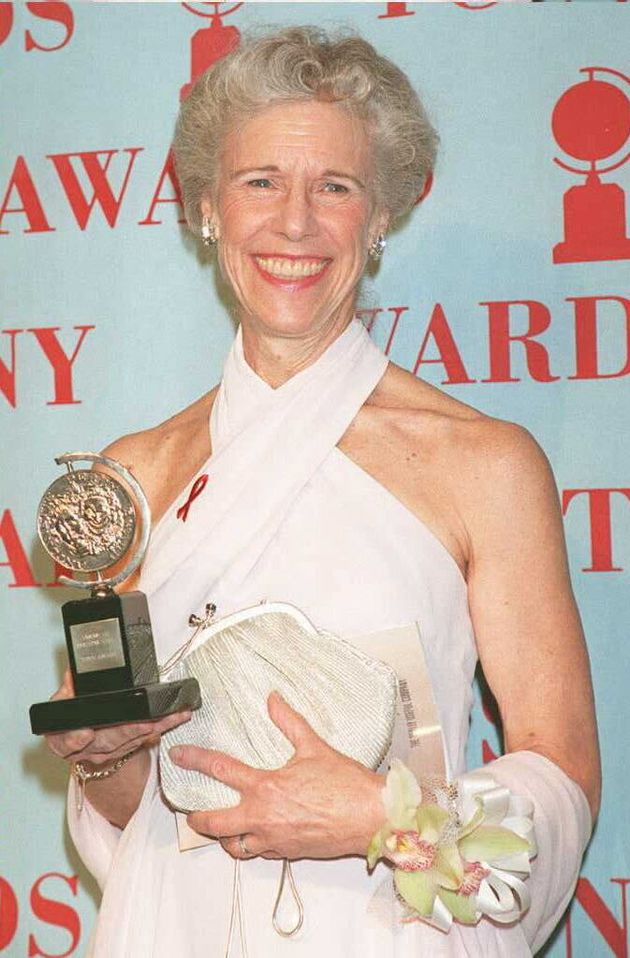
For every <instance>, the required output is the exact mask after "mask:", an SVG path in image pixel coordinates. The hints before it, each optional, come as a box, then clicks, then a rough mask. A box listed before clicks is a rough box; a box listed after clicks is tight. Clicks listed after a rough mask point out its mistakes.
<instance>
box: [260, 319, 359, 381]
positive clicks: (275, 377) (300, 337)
mask: <svg viewBox="0 0 630 958" xmlns="http://www.w3.org/2000/svg"><path fill="white" fill-rule="evenodd" d="M352 315H353V313H350V315H345V316H344V317H343V318H342V319H341V318H340V319H338V320H337V321H335V322H333V323H331V324H330V325H329V326H327V327H326V328H325V329H321V328H318V329H310V330H308V331H306V332H304V333H300V334H297V335H296V334H291V335H287V334H282V333H278V332H275V331H274V332H270V331H268V330H261V329H260V327H256V326H254V324H252V323H251V322H249V321H248V320H247V319H245V320H243V321H242V322H241V325H242V331H243V355H244V356H245V359H246V361H247V363H248V365H249V366H251V368H252V369H253V370H254V372H255V373H256V374H257V375H258V376H260V378H261V379H264V381H265V382H266V383H268V385H269V386H271V387H272V388H273V389H277V388H278V387H279V386H282V385H283V384H284V383H285V382H287V380H289V379H291V377H292V376H295V374H296V373H299V372H300V370H302V369H305V368H306V367H307V366H311V365H312V364H313V363H314V362H316V361H317V360H318V359H319V357H320V356H321V355H322V354H323V353H324V352H326V350H327V349H328V347H329V346H330V345H331V343H333V342H334V341H335V340H336V339H337V338H338V337H339V336H341V334H342V333H343V331H344V330H345V329H346V328H347V326H348V324H349V323H350V322H351V320H352Z"/></svg>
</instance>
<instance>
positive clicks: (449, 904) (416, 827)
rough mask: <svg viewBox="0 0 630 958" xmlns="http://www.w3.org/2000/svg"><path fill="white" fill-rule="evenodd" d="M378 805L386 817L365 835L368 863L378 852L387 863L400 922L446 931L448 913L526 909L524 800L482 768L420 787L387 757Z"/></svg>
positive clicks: (467, 917)
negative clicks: (388, 764) (400, 910)
mask: <svg viewBox="0 0 630 958" xmlns="http://www.w3.org/2000/svg"><path fill="white" fill-rule="evenodd" d="M383 804H384V806H385V811H386V813H387V822H386V823H385V825H384V826H383V827H382V828H381V829H380V830H379V831H378V832H377V833H376V834H375V835H374V836H373V838H372V840H371V842H370V845H369V847H368V852H367V860H368V867H369V868H370V869H372V868H374V866H375V865H376V862H377V861H378V859H379V858H383V859H385V860H386V861H389V862H391V864H392V865H393V866H394V886H395V889H396V894H397V897H398V899H399V900H400V902H401V903H402V904H403V906H404V914H403V918H402V920H403V921H413V920H423V921H428V922H429V923H430V924H432V925H434V926H436V927H438V928H440V929H441V930H442V931H448V930H449V928H450V926H451V923H452V921H453V920H455V921H458V922H461V923H463V924H466V925H473V924H476V923H477V922H478V921H479V919H480V918H481V916H482V915H488V916H489V917H490V918H492V919H494V920H495V921H500V922H510V921H514V920H516V919H518V918H520V916H521V915H522V914H523V913H524V912H525V911H526V910H527V908H528V907H529V891H528V889H527V886H526V885H525V883H524V879H525V878H526V877H527V875H528V874H529V872H530V864H529V863H530V859H531V858H533V857H534V855H535V854H536V847H535V843H534V836H533V825H532V813H533V806H532V804H531V802H529V801H528V800H526V799H523V798H520V797H519V796H515V795H513V794H512V792H511V791H510V790H509V789H507V788H505V787H504V786H499V785H497V783H496V782H495V780H494V779H493V778H492V776H491V775H490V774H488V773H487V772H483V771H479V772H471V773H468V774H467V775H464V776H462V777H461V778H460V779H459V780H458V782H457V784H456V785H455V784H445V783H443V782H441V783H440V782H434V781H430V782H428V783H423V786H422V787H421V786H420V785H419V784H418V782H417V780H416V778H415V776H414V775H413V774H412V773H411V772H410V771H409V769H408V768H407V767H406V766H405V765H404V764H403V763H402V762H400V761H399V760H398V759H394V760H393V761H392V765H391V768H390V771H389V772H388V775H387V780H386V784H385V788H384V789H383Z"/></svg>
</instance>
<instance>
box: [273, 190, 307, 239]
mask: <svg viewBox="0 0 630 958" xmlns="http://www.w3.org/2000/svg"><path fill="white" fill-rule="evenodd" d="M277 229H278V232H279V233H281V234H282V235H283V236H285V237H286V238H287V239H288V240H291V242H294V243H296V242H298V241H299V240H302V239H305V238H306V237H308V236H312V235H313V234H314V232H315V229H316V223H315V214H314V211H313V207H312V203H311V198H310V196H309V193H308V190H307V189H306V188H305V186H304V185H303V184H298V183H295V184H293V185H292V186H291V188H290V189H289V190H288V191H287V192H286V193H284V194H282V196H281V197H280V200H279V209H278V219H277Z"/></svg>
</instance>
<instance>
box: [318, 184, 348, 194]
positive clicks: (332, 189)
mask: <svg viewBox="0 0 630 958" xmlns="http://www.w3.org/2000/svg"><path fill="white" fill-rule="evenodd" d="M324 191H325V192H326V193H347V192H348V187H347V186H344V185H343V183H324Z"/></svg>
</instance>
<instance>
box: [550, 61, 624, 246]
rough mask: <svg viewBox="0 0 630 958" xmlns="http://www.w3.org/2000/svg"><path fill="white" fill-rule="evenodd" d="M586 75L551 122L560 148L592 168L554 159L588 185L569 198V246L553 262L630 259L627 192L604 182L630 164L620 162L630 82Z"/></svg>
mask: <svg viewBox="0 0 630 958" xmlns="http://www.w3.org/2000/svg"><path fill="white" fill-rule="evenodd" d="M580 73H586V74H587V76H588V79H587V80H583V81H582V82H581V83H576V84H575V85H574V86H572V87H570V88H569V89H568V90H566V91H565V92H564V93H563V94H562V96H561V97H560V99H559V100H558V102H557V103H556V106H555V108H554V111H553V115H552V119H551V128H552V130H553V135H554V137H555V139H556V142H557V143H558V145H559V146H560V147H561V148H562V149H563V150H564V151H565V153H567V154H568V155H569V156H572V157H574V158H575V159H577V160H581V161H582V162H583V163H586V164H588V166H587V168H586V169H582V168H580V167H577V166H572V165H571V164H569V163H565V162H563V161H562V160H559V159H558V158H557V157H554V162H555V163H557V164H558V166H561V167H562V169H563V170H568V171H569V172H571V173H579V174H581V175H582V176H585V177H586V181H585V182H584V183H582V184H581V185H579V186H572V187H570V189H568V190H567V191H566V193H565V194H564V204H563V205H564V241H563V242H562V243H558V244H557V245H556V246H554V249H553V261H554V263H583V262H587V261H592V260H612V259H630V238H628V236H626V210H625V195H624V191H623V189H622V188H621V187H620V186H619V185H618V184H617V183H602V181H601V179H600V177H601V175H602V174H603V173H611V172H612V171H613V170H617V169H619V167H620V166H623V164H624V163H625V162H626V161H627V160H628V159H630V152H628V153H625V154H624V155H623V156H622V157H621V158H619V157H617V156H616V154H618V153H619V152H620V150H622V149H623V148H624V147H625V145H626V144H627V142H628V139H630V100H629V99H628V97H627V95H626V93H625V90H624V89H623V87H622V86H621V85H620V84H619V81H622V83H627V84H629V85H630V77H627V76H625V74H623V73H620V72H619V71H618V70H609V69H607V68H606V67H584V68H583V69H582V70H580ZM595 73H605V74H609V75H610V76H612V77H615V78H616V80H617V82H615V83H612V82H610V81H608V80H600V79H595ZM608 158H613V159H612V162H610V163H609V164H608V165H607V166H600V167H597V165H596V164H597V162H598V161H601V160H605V159H608Z"/></svg>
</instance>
